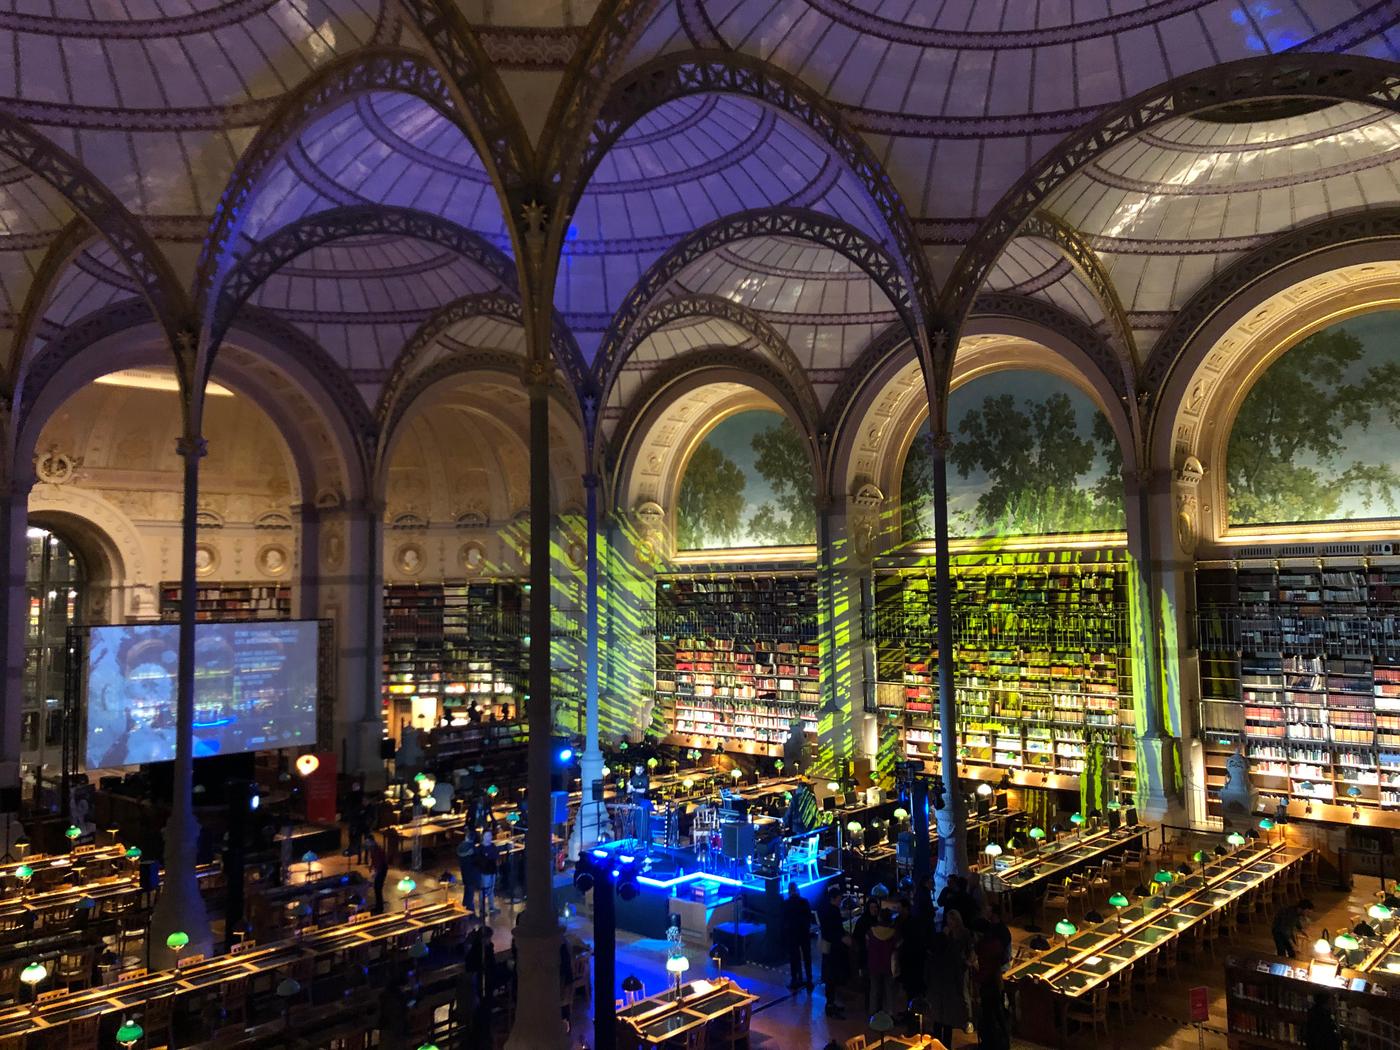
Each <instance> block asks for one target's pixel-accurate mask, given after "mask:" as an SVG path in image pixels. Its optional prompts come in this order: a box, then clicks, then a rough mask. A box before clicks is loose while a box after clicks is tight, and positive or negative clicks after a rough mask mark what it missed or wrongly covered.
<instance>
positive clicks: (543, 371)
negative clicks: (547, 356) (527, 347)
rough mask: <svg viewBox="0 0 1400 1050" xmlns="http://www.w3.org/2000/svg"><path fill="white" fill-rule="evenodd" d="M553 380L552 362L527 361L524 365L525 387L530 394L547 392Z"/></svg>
mask: <svg viewBox="0 0 1400 1050" xmlns="http://www.w3.org/2000/svg"><path fill="white" fill-rule="evenodd" d="M553 379H554V362H553V361H549V360H545V361H527V362H526V363H525V386H526V387H527V388H528V389H530V390H531V391H532V392H533V391H543V390H548V389H549V384H550V382H551V381H552V380H553Z"/></svg>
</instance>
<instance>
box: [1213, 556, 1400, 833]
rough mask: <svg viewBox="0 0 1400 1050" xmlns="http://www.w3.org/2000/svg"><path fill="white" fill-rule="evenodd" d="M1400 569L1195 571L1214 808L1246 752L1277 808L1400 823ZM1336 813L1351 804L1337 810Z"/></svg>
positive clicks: (1320, 564) (1328, 566)
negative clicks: (1234, 757)
mask: <svg viewBox="0 0 1400 1050" xmlns="http://www.w3.org/2000/svg"><path fill="white" fill-rule="evenodd" d="M1398 589H1400V568H1396V567H1382V566H1368V565H1365V564H1361V563H1358V562H1355V561H1352V562H1340V561H1337V562H1329V561H1317V562H1313V563H1311V564H1309V565H1303V566H1296V565H1288V564H1287V563H1284V564H1281V565H1266V566H1257V565H1235V564H1230V565H1202V566H1198V568H1197V570H1196V642H1197V648H1198V650H1199V654H1200V677H1201V717H1200V732H1201V738H1202V742H1203V745H1204V746H1203V751H1204V754H1205V764H1206V785H1207V789H1208V790H1207V797H1208V801H1209V803H1210V805H1211V807H1212V811H1213V812H1218V808H1219V800H1218V798H1217V793H1218V790H1219V788H1220V787H1221V785H1223V784H1224V783H1225V763H1226V761H1227V759H1228V758H1229V757H1230V755H1231V754H1233V753H1234V752H1235V751H1237V750H1243V752H1244V754H1245V757H1246V758H1247V759H1248V762H1249V771H1250V779H1251V782H1252V784H1253V786H1254V789H1255V790H1256V791H1257V792H1258V793H1259V794H1260V796H1261V797H1262V798H1264V799H1266V800H1268V801H1269V802H1271V803H1272V804H1273V805H1277V804H1279V803H1285V804H1286V803H1290V802H1301V803H1302V804H1303V805H1304V806H1305V807H1317V808H1318V809H1319V810H1320V811H1321V814H1320V815H1322V816H1331V817H1336V818H1337V819H1352V818H1355V817H1359V816H1360V815H1362V814H1365V815H1367V817H1368V818H1377V817H1381V816H1384V815H1386V814H1391V815H1393V817H1394V821H1395V822H1397V823H1400V626H1398V624H1400V598H1398V597H1397V596H1398V595H1400V590H1398ZM1331 807H1342V808H1340V809H1333V808H1331Z"/></svg>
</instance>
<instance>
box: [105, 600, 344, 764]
mask: <svg viewBox="0 0 1400 1050" xmlns="http://www.w3.org/2000/svg"><path fill="white" fill-rule="evenodd" d="M316 643H317V625H316V623H315V622H314V621H292V622H286V623H202V624H199V625H198V627H197V628H196V630H195V687H194V754H195V757H196V758H202V757H205V756H208V755H227V754H233V753H236V752H240V751H264V750H271V749H274V748H279V747H297V746H304V745H307V744H310V743H313V742H314V741H315V737H316ZM179 644H180V631H179V628H178V627H176V626H175V625H173V624H130V625H127V626H112V627H94V628H93V629H92V630H91V631H90V632H89V636H88V661H87V748H86V750H87V765H88V768H90V769H99V768H105V767H111V766H133V765H139V764H140V763H143V762H166V761H170V760H172V759H173V758H174V757H175V691H176V685H175V676H176V672H177V670H178V668H179Z"/></svg>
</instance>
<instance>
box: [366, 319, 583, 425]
mask: <svg viewBox="0 0 1400 1050" xmlns="http://www.w3.org/2000/svg"><path fill="white" fill-rule="evenodd" d="M473 317H493V318H495V319H497V320H500V321H505V322H507V323H508V324H514V325H519V326H520V327H522V328H523V327H524V326H525V313H524V310H523V309H522V308H521V305H520V300H519V299H518V298H516V297H515V296H513V295H508V294H506V293H504V292H483V293H480V294H477V295H466V296H463V297H462V298H461V299H457V300H455V301H454V302H451V303H448V304H447V305H446V306H444V307H442V308H441V309H439V310H436V311H434V313H433V314H432V316H431V317H429V318H428V319H427V320H426V321H424V322H423V323H422V324H421V325H420V326H419V327H418V330H417V331H415V332H414V333H413V335H412V336H411V337H410V338H409V340H408V342H407V343H405V344H404V348H403V350H402V351H400V353H399V356H398V359H397V360H396V361H395V362H394V368H393V371H392V372H390V374H389V378H388V380H387V381H386V382H385V384H384V389H383V390H382V391H381V392H380V395H379V404H378V406H377V407H376V408H375V412H374V414H375V418H376V419H378V420H379V422H380V424H381V425H382V424H383V422H384V420H385V419H386V418H388V414H389V412H390V410H391V408H392V407H393V405H394V403H395V402H396V401H397V400H398V397H399V391H400V388H401V387H403V386H404V385H405V384H406V383H407V382H408V381H409V379H410V378H411V377H412V375H413V370H414V366H415V365H416V364H417V362H418V360H419V359H420V358H421V357H422V356H423V355H424V354H425V353H426V352H427V351H428V350H429V349H430V348H431V347H432V346H433V344H434V343H435V342H436V341H437V338H438V336H440V335H442V334H443V333H444V332H447V331H449V330H450V329H451V328H452V327H453V326H454V325H456V324H459V323H460V322H462V321H466V320H469V319H471V318H473ZM550 348H551V351H552V355H553V357H554V360H555V363H556V364H558V366H559V368H560V370H561V371H563V373H564V374H565V375H566V376H567V377H568V379H569V384H570V386H571V387H572V388H573V390H574V391H575V394H576V396H578V397H579V398H580V401H581V402H582V395H583V393H585V392H586V391H590V390H591V389H592V384H593V376H592V374H591V373H590V372H589V371H588V367H587V365H585V364H584V362H583V351H581V350H580V349H579V346H578V343H577V342H575V341H574V337H573V333H572V332H570V331H569V328H568V326H567V325H566V324H565V323H564V320H563V318H561V317H559V316H558V314H557V313H556V314H555V317H554V328H553V329H552V331H551V332H550ZM521 360H522V361H523V357H522V358H521ZM597 403H598V402H597V399H596V398H594V399H593V402H592V404H593V405H594V406H596V405H597ZM581 407H582V405H581ZM588 422H589V423H590V424H591V423H592V420H591V419H589V420H588Z"/></svg>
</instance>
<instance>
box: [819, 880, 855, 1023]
mask: <svg viewBox="0 0 1400 1050" xmlns="http://www.w3.org/2000/svg"><path fill="white" fill-rule="evenodd" d="M817 931H818V933H817V935H818V937H819V939H820V943H821V956H822V984H823V986H824V987H825V991H826V1015H827V1016H828V1017H838V1018H839V1017H845V1016H846V1012H845V1010H843V1009H842V1007H841V986H842V985H843V984H845V983H846V981H847V980H848V978H849V977H850V969H851V964H850V952H849V951H848V950H847V947H846V924H845V921H844V920H843V918H842V916H841V891H840V889H838V888H837V887H836V886H834V885H832V886H829V887H828V888H827V893H826V896H825V897H824V898H822V902H821V904H819V905H818V906H817Z"/></svg>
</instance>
